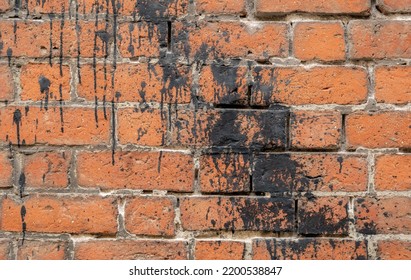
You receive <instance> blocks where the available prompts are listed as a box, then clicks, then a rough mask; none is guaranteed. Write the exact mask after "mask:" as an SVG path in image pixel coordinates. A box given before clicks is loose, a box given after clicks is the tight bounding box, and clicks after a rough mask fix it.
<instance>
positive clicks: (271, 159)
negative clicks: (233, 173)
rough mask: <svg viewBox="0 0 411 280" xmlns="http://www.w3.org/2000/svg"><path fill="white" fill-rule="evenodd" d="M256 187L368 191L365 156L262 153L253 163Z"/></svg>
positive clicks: (263, 190)
mask: <svg viewBox="0 0 411 280" xmlns="http://www.w3.org/2000/svg"><path fill="white" fill-rule="evenodd" d="M253 190H254V191H256V192H272V193H273V192H289V191H294V190H295V191H327V192H333V191H366V190H367V162H366V158H365V157H364V156H358V155H339V154H266V155H259V156H257V157H256V160H255V163H254V172H253Z"/></svg>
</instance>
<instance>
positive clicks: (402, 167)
mask: <svg viewBox="0 0 411 280" xmlns="http://www.w3.org/2000/svg"><path fill="white" fill-rule="evenodd" d="M410 170H411V155H408V154H404V155H381V156H378V157H377V158H376V160H375V178H374V180H375V189H376V190H377V191H390V190H394V191H409V190H411V173H410Z"/></svg>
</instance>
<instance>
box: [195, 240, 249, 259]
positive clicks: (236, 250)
mask: <svg viewBox="0 0 411 280" xmlns="http://www.w3.org/2000/svg"><path fill="white" fill-rule="evenodd" d="M244 249H245V244H244V243H243V242H239V241H225V240H217V241H214V240H212V241H208V240H197V241H196V244H195V253H194V254H195V255H194V257H195V259H196V260H242V259H243V256H244Z"/></svg>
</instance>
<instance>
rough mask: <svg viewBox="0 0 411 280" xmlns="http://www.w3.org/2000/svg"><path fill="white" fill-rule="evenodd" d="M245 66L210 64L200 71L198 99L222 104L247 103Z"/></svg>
mask: <svg viewBox="0 0 411 280" xmlns="http://www.w3.org/2000/svg"><path fill="white" fill-rule="evenodd" d="M247 72H248V70H247V67H245V66H227V65H221V64H212V65H209V66H204V67H203V69H202V70H201V73H200V80H199V98H200V101H202V102H206V103H213V104H223V105H230V104H235V105H247V104H248V81H247Z"/></svg>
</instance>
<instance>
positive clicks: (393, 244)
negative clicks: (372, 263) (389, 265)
mask: <svg viewBox="0 0 411 280" xmlns="http://www.w3.org/2000/svg"><path fill="white" fill-rule="evenodd" d="M377 248H378V249H377V255H378V257H379V259H382V260H410V259H411V242H410V241H407V240H380V241H378V247H377Z"/></svg>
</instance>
